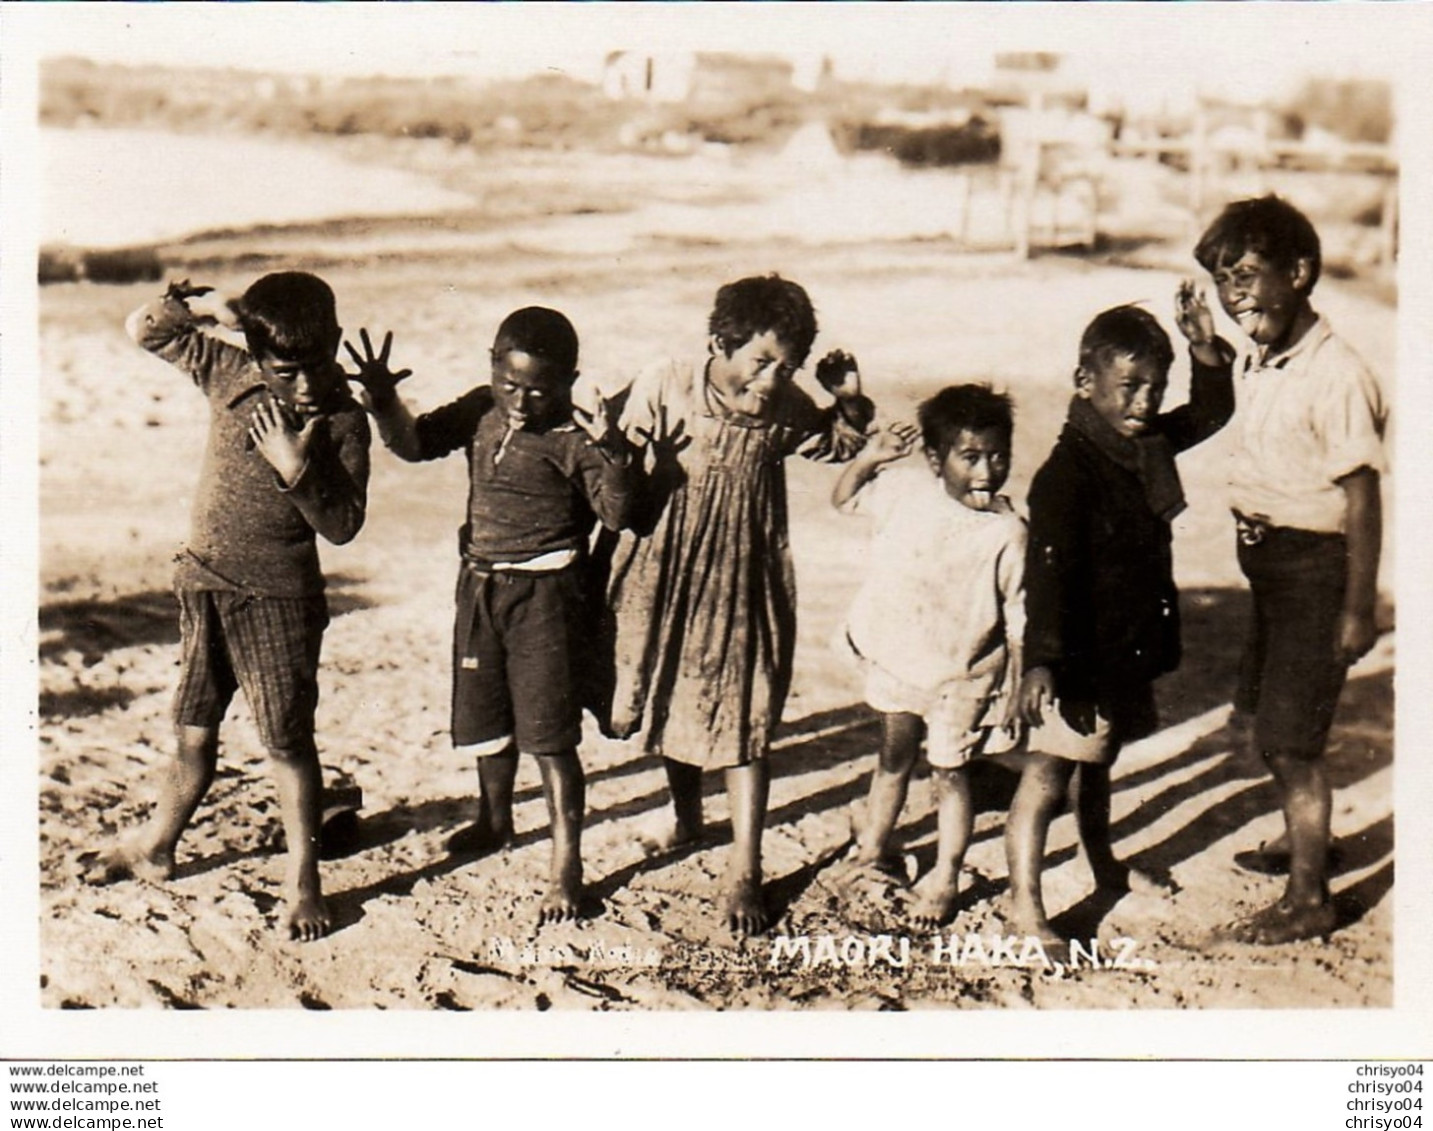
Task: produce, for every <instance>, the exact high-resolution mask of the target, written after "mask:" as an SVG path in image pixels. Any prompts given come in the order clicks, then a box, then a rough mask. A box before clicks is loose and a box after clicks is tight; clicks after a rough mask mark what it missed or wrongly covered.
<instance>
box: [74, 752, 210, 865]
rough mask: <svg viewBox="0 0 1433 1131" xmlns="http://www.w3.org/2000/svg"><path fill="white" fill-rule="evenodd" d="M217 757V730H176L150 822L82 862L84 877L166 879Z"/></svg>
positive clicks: (160, 775) (163, 768)
mask: <svg viewBox="0 0 1433 1131" xmlns="http://www.w3.org/2000/svg"><path fill="white" fill-rule="evenodd" d="M218 758H219V729H218V727H190V726H181V727H178V728H177V729H176V732H175V753H174V756H173V757H171V758H170V759H169V760H168V761H167V762H166V763H165V764H164V766H163V767H162V768H161V769H160V770H159V773H158V778H159V798H158V800H157V801H156V802H155V806H154V812H153V813H152V814H150V817H149V821H148V822H147V823H146V825H145V827H144V828H143V829H141V830H140V831H139V832H138V833H136V834H133V835H132V836H130V837H129V838H127V839H126V840H125V841H123V842H121V843H120V844H119V845H117V846H116V847H115V848H113V849H111V850H110V851H109V852H106V853H103V854H101V855H99V856H97V857H95V858H93V859H92V860H88V861H86V862H85V868H84V872H83V875H84V878H85V879H86V880H87V881H89V882H90V883H92V884H108V883H113V882H114V881H116V880H122V879H128V878H130V877H134V878H136V879H142V880H167V879H169V878H170V877H171V876H172V875H173V874H174V850H175V848H176V847H177V846H178V844H179V838H180V837H181V836H182V835H183V833H184V830H185V829H186V828H187V827H188V825H189V821H190V820H191V819H192V818H193V816H194V811H195V810H196V809H197V808H199V802H200V801H202V800H203V799H204V795H205V794H206V793H207V792H209V786H210V785H211V784H212V783H213V781H214V767H215V765H216V764H217V762H218Z"/></svg>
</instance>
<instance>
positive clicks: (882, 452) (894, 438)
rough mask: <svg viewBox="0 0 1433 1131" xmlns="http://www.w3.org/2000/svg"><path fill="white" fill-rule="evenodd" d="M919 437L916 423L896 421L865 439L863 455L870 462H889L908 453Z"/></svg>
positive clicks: (912, 449) (913, 447) (918, 440)
mask: <svg viewBox="0 0 1433 1131" xmlns="http://www.w3.org/2000/svg"><path fill="white" fill-rule="evenodd" d="M920 438H921V430H920V429H919V428H918V427H917V426H916V425H914V424H911V423H909V422H908V421H904V420H901V421H897V422H896V423H895V424H889V425H887V426H886V427H885V428H882V429H881V430H880V431H879V432H877V433H876V434H875V435H873V436H872V437H871V438H870V439H869V440H867V441H866V450H865V452H864V453H863V457H864V458H865V459H866V460H868V461H869V462H871V463H891V462H893V461H895V460H898V459H903V458H904V457H906V456H908V455H910V454H911V452H913V451H914V450H915V446H916V444H917V443H919V442H920Z"/></svg>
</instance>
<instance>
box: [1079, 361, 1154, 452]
mask: <svg viewBox="0 0 1433 1131" xmlns="http://www.w3.org/2000/svg"><path fill="white" fill-rule="evenodd" d="M1168 388H1169V373H1168V371H1167V370H1166V369H1164V368H1163V367H1162V366H1161V365H1160V364H1159V363H1158V362H1157V361H1155V360H1154V359H1153V358H1148V357H1130V356H1129V355H1128V354H1122V353H1117V354H1112V355H1111V356H1110V357H1109V358H1108V359H1106V361H1105V362H1104V364H1102V365H1096V366H1094V367H1093V368H1089V369H1087V368H1085V367H1084V366H1081V367H1080V369H1079V372H1078V373H1077V374H1076V379H1075V393H1076V394H1077V395H1078V396H1081V397H1084V398H1085V400H1087V401H1089V402H1090V407H1092V408H1093V409H1094V410H1095V411H1096V412H1097V413H1099V414H1100V416H1101V417H1103V418H1104V421H1105V423H1106V424H1108V425H1109V426H1110V427H1111V428H1113V429H1114V430H1115V431H1116V432H1118V433H1119V434H1120V435H1121V436H1125V437H1133V436H1141V435H1143V434H1144V433H1145V432H1147V431H1149V429H1150V427H1151V426H1152V425H1153V424H1154V418H1155V417H1156V416H1158V415H1159V406H1160V405H1161V404H1163V403H1164V393H1165V390H1166V389H1168Z"/></svg>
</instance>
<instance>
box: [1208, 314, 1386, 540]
mask: <svg viewBox="0 0 1433 1131" xmlns="http://www.w3.org/2000/svg"><path fill="white" fill-rule="evenodd" d="M1241 368H1242V371H1243V372H1242V375H1241V376H1240V378H1239V383H1238V392H1237V398H1236V399H1237V404H1238V407H1237V409H1236V411H1235V416H1234V432H1235V441H1236V447H1235V452H1234V457H1233V463H1232V466H1231V470H1230V477H1229V481H1230V503H1231V505H1232V506H1233V507H1234V509H1235V510H1237V511H1239V512H1240V513H1241V514H1244V515H1247V516H1249V517H1250V518H1255V519H1258V520H1260V521H1261V522H1267V523H1270V524H1272V525H1274V526H1289V527H1294V528H1297V529H1300V530H1312V531H1317V532H1319V533H1324V534H1337V533H1342V532H1343V530H1344V521H1345V515H1346V511H1347V500H1346V498H1345V496H1344V492H1343V489H1342V488H1341V487H1340V486H1339V485H1338V481H1339V480H1340V479H1342V478H1344V477H1345V476H1347V475H1350V474H1352V473H1353V472H1355V471H1358V470H1359V469H1360V468H1364V467H1367V468H1371V469H1372V470H1374V471H1377V472H1380V473H1381V472H1382V471H1383V470H1384V454H1383V433H1384V427H1385V425H1386V423H1387V419H1388V412H1387V408H1386V407H1385V405H1384V400H1383V393H1382V391H1381V390H1380V389H1379V386H1378V380H1377V378H1375V377H1374V375H1373V372H1372V371H1371V370H1370V369H1369V368H1368V366H1367V365H1366V364H1365V363H1364V361H1363V359H1362V358H1360V357H1359V356H1358V355H1357V354H1356V353H1354V351H1353V350H1352V349H1351V348H1349V346H1348V345H1347V344H1346V343H1345V342H1344V341H1343V340H1342V339H1341V338H1339V337H1338V336H1337V335H1336V334H1334V332H1333V330H1332V329H1331V328H1330V326H1329V324H1328V321H1327V320H1326V319H1324V318H1319V319H1318V321H1317V322H1315V323H1314V325H1313V326H1312V327H1311V328H1310V329H1309V331H1308V332H1307V333H1306V334H1304V336H1303V337H1302V338H1300V339H1299V340H1298V341H1297V342H1295V343H1294V344H1293V346H1291V347H1290V348H1289V349H1287V350H1285V351H1284V352H1283V353H1281V354H1278V355H1275V356H1272V357H1267V356H1265V357H1261V356H1260V355H1258V354H1250V355H1249V356H1247V357H1245V358H1244V359H1243V362H1242V367H1241Z"/></svg>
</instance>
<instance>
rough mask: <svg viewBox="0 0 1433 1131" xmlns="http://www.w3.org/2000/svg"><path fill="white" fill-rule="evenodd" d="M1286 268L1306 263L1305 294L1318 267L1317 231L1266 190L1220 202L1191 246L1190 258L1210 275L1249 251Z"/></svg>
mask: <svg viewBox="0 0 1433 1131" xmlns="http://www.w3.org/2000/svg"><path fill="white" fill-rule="evenodd" d="M1251 251H1252V252H1254V253H1255V254H1256V255H1260V256H1262V257H1263V258H1264V259H1267V260H1268V261H1269V262H1270V263H1272V264H1273V265H1274V266H1275V267H1278V268H1279V269H1281V270H1284V271H1287V270H1290V269H1292V268H1293V267H1294V265H1295V264H1297V263H1298V261H1299V260H1300V259H1307V260H1308V261H1309V285H1308V287H1307V288H1305V290H1304V293H1305V294H1308V293H1309V292H1310V291H1312V290H1313V289H1314V284H1315V283H1317V282H1318V281H1319V273H1320V271H1321V270H1322V268H1323V258H1322V250H1321V248H1320V245H1319V234H1318V232H1316V231H1315V230H1314V226H1313V224H1311V223H1310V222H1309V218H1308V217H1307V216H1305V215H1304V214H1303V213H1302V212H1300V211H1299V210H1298V209H1297V208H1295V207H1294V206H1293V205H1292V204H1290V203H1289V202H1288V201H1287V200H1283V199H1281V198H1280V197H1277V196H1275V195H1273V194H1272V193H1270V194H1269V195H1268V196H1260V197H1255V198H1252V199H1249V200H1236V201H1234V203H1232V204H1228V205H1225V207H1224V211H1222V212H1221V213H1219V215H1218V216H1216V217H1215V218H1214V222H1213V223H1212V224H1210V225H1209V227H1208V229H1206V230H1205V232H1204V234H1203V235H1202V236H1200V237H1199V243H1198V244H1197V245H1196V246H1195V248H1194V258H1195V259H1197V260H1198V261H1199V265H1200V266H1201V267H1203V268H1204V270H1206V271H1208V272H1209V273H1210V274H1211V275H1212V274H1213V273H1214V271H1215V269H1216V268H1218V267H1219V266H1221V265H1223V264H1229V263H1234V262H1237V261H1238V260H1239V259H1240V258H1241V257H1243V256H1244V255H1245V254H1246V253H1248V252H1251Z"/></svg>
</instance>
